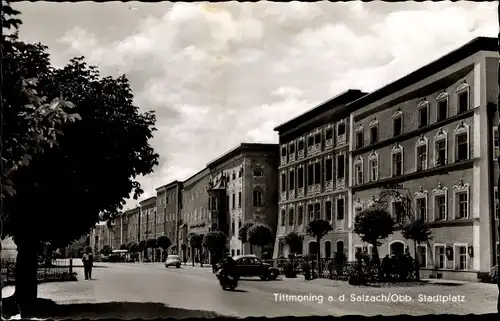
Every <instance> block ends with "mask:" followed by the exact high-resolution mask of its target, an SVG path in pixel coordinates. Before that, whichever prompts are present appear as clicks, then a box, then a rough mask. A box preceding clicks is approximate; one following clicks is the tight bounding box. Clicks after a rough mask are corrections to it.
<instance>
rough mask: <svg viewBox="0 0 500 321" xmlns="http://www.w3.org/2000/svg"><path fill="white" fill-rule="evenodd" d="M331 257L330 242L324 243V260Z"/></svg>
mask: <svg viewBox="0 0 500 321" xmlns="http://www.w3.org/2000/svg"><path fill="white" fill-rule="evenodd" d="M331 256H332V242H330V241H325V258H330V257H331Z"/></svg>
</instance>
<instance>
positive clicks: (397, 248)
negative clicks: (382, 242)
mask: <svg viewBox="0 0 500 321" xmlns="http://www.w3.org/2000/svg"><path fill="white" fill-rule="evenodd" d="M404 253H405V244H404V243H403V242H401V241H393V242H391V243H389V254H390V255H391V256H393V255H395V256H400V255H403V254H404Z"/></svg>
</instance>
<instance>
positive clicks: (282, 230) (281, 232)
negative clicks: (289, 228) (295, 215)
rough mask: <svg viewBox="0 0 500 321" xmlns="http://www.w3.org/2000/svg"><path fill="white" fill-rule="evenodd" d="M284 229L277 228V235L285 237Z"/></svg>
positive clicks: (281, 227)
mask: <svg viewBox="0 0 500 321" xmlns="http://www.w3.org/2000/svg"><path fill="white" fill-rule="evenodd" d="M285 232H286V229H285V226H280V227H278V235H285Z"/></svg>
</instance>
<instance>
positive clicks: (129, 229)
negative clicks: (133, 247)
mask: <svg viewBox="0 0 500 321" xmlns="http://www.w3.org/2000/svg"><path fill="white" fill-rule="evenodd" d="M140 214H141V208H140V207H135V208H132V209H130V210H127V211H125V213H123V218H124V221H123V222H124V223H123V224H124V233H123V234H124V236H125V239H124V240H123V242H124V244H128V243H130V242H136V243H138V242H139V237H140V228H139V227H140V219H141V216H140Z"/></svg>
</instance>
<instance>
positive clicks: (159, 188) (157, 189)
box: [156, 180, 182, 192]
mask: <svg viewBox="0 0 500 321" xmlns="http://www.w3.org/2000/svg"><path fill="white" fill-rule="evenodd" d="M177 185H182V182H179V181H178V180H175V181H173V182H170V183H168V184H166V185H163V186H160V187H158V188H156V191H157V192H158V191H160V190H164V189H165V190H166V189H170V188H172V187H175V186H177Z"/></svg>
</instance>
